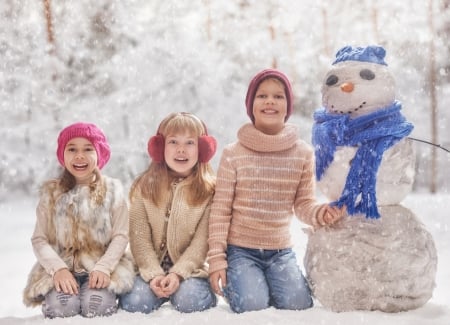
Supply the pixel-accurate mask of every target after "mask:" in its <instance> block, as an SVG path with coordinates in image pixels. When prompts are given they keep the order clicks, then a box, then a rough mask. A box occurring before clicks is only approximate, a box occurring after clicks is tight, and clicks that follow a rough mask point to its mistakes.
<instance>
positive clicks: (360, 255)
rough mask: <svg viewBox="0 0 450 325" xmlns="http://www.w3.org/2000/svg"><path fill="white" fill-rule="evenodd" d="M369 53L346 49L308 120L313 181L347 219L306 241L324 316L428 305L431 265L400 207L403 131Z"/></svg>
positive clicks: (427, 239) (429, 244)
mask: <svg viewBox="0 0 450 325" xmlns="http://www.w3.org/2000/svg"><path fill="white" fill-rule="evenodd" d="M385 54H386V53H385V50H384V48H382V47H379V46H368V47H350V46H346V47H344V48H342V49H341V50H339V51H338V52H337V54H336V60H335V61H334V62H333V64H332V67H331V68H330V69H329V71H328V73H327V74H326V76H325V79H324V83H323V85H322V103H323V107H321V108H319V109H318V110H316V112H315V113H314V121H315V122H314V126H313V138H312V142H313V145H314V149H315V155H316V178H317V181H318V182H317V185H318V187H319V189H320V190H321V192H322V193H323V194H324V195H325V197H326V198H327V199H329V200H330V201H331V202H332V204H333V205H337V206H340V207H342V206H345V207H346V208H347V216H345V217H344V218H343V219H342V220H341V221H339V222H338V223H337V224H335V225H334V226H332V227H325V228H321V229H318V230H315V231H311V232H309V234H308V244H307V248H306V253H305V257H304V264H305V269H306V273H307V276H308V281H309V282H310V285H311V289H312V292H313V295H314V297H315V298H316V299H317V300H318V301H319V302H320V303H321V304H322V305H323V306H324V307H325V308H328V309H331V310H333V311H338V312H341V311H351V310H381V311H384V312H399V311H405V310H410V309H414V308H418V307H420V306H422V305H424V304H425V303H426V302H427V301H428V300H429V299H430V298H431V296H432V293H433V289H434V287H435V274H436V267H437V255H436V249H435V245H434V241H433V238H432V236H431V235H430V233H429V232H428V231H427V229H426V228H425V226H424V225H423V224H422V223H421V222H420V220H419V219H418V217H417V216H416V215H415V214H414V213H413V212H412V211H411V210H409V209H408V208H406V207H404V206H403V205H401V201H402V200H403V199H404V198H405V197H406V196H407V195H408V193H410V191H411V189H412V185H413V181H414V171H415V169H414V164H415V158H414V157H415V154H414V149H413V146H412V143H411V140H410V139H408V137H407V136H408V134H410V132H411V131H412V129H413V125H412V124H411V123H409V122H408V121H407V120H406V119H405V117H404V116H403V115H402V114H401V103H400V102H399V101H397V100H396V99H395V90H396V89H395V81H394V78H393V77H392V75H391V74H390V72H389V69H388V68H387V64H386V63H385V61H384V57H385Z"/></svg>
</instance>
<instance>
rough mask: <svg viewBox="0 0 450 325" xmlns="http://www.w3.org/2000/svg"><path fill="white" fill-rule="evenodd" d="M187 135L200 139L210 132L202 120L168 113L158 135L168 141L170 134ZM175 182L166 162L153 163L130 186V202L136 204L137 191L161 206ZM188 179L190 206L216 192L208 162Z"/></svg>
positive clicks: (197, 167) (198, 167)
mask: <svg viewBox="0 0 450 325" xmlns="http://www.w3.org/2000/svg"><path fill="white" fill-rule="evenodd" d="M185 132H188V133H190V134H191V135H193V136H197V137H200V136H202V135H205V134H206V133H207V131H206V129H205V126H204V124H203V123H202V122H201V120H200V119H199V118H198V117H196V116H195V115H193V114H189V113H171V114H169V115H168V116H167V117H166V118H165V119H164V120H162V122H161V124H160V126H159V128H158V132H157V133H158V134H159V135H161V136H163V137H164V138H165V137H166V136H167V135H171V134H177V133H185ZM173 179H174V176H173V175H172V173H171V172H170V169H169V167H168V166H167V164H166V162H165V161H164V160H163V161H161V162H155V161H152V162H151V163H150V165H149V167H148V168H147V170H146V171H144V172H143V173H142V174H141V175H139V176H138V177H137V178H136V180H135V181H134V182H133V184H132V185H131V190H130V201H133V198H134V195H135V193H136V191H138V192H139V193H140V194H141V195H142V197H144V198H146V199H149V200H151V201H152V202H153V203H154V204H155V205H157V206H160V204H162V199H163V196H164V195H163V194H164V193H165V192H166V191H168V190H169V188H170V184H171V183H172V181H173ZM189 179H190V182H189V187H190V190H189V191H187V193H188V194H187V198H186V200H187V202H188V203H189V204H190V205H199V204H201V203H203V202H204V201H205V200H206V199H209V198H210V197H211V195H212V194H213V193H214V187H215V183H216V179H215V175H214V172H213V170H212V167H211V165H210V164H209V162H207V163H202V162H200V161H198V162H197V164H196V165H195V166H194V168H193V171H192V174H191V175H190V176H189Z"/></svg>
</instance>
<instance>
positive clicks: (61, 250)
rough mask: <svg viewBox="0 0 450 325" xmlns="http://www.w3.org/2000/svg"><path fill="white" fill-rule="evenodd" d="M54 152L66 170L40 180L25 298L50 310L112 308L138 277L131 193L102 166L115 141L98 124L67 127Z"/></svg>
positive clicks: (91, 312) (57, 313) (100, 311)
mask: <svg viewBox="0 0 450 325" xmlns="http://www.w3.org/2000/svg"><path fill="white" fill-rule="evenodd" d="M56 155H57V157H58V161H59V162H60V164H61V165H62V166H63V167H64V171H63V173H62V175H61V177H59V178H58V179H52V180H49V181H47V182H45V183H44V184H43V186H42V188H41V194H40V200H39V204H38V206H37V209H36V214H37V220H36V225H35V229H34V233H33V235H32V238H31V242H32V245H33V250H34V253H35V255H36V258H37V263H36V264H35V265H34V267H33V269H32V270H31V273H30V275H29V277H28V283H27V286H26V288H25V290H24V293H23V299H24V303H25V305H26V306H37V305H42V311H43V314H44V316H45V317H48V318H54V317H69V316H74V315H78V314H81V315H82V316H85V317H94V316H107V315H110V314H112V313H114V312H115V311H116V310H117V295H118V294H121V293H124V292H126V291H129V290H130V289H131V287H132V285H133V281H134V269H133V263H132V259H131V258H130V257H129V256H128V255H127V254H126V253H125V250H126V247H127V245H128V208H127V203H126V197H125V195H124V192H123V189H122V185H121V183H120V181H119V180H117V179H113V178H110V177H107V176H104V175H101V173H100V169H101V168H102V167H103V166H104V165H105V164H106V163H107V162H108V160H109V157H110V148H109V145H108V142H107V140H106V137H105V135H104V134H103V132H102V131H101V130H100V129H99V128H98V127H97V126H96V125H94V124H90V123H75V124H72V125H70V126H68V127H66V128H64V129H63V130H62V131H61V132H60V134H59V137H58V148H57V151H56Z"/></svg>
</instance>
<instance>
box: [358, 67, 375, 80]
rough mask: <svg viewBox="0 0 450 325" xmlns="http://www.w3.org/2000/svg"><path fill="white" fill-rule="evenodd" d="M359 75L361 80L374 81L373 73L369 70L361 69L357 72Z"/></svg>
mask: <svg viewBox="0 0 450 325" xmlns="http://www.w3.org/2000/svg"><path fill="white" fill-rule="evenodd" d="M359 75H360V76H361V78H363V79H365V80H372V79H375V73H373V72H372V71H371V70H369V69H362V70H361V71H360V72H359Z"/></svg>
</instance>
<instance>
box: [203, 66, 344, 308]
mask: <svg viewBox="0 0 450 325" xmlns="http://www.w3.org/2000/svg"><path fill="white" fill-rule="evenodd" d="M245 103H246V107H247V114H248V116H249V117H250V120H251V122H252V123H247V124H245V125H243V126H242V127H241V128H240V129H239V131H238V135H237V136H238V141H236V142H235V143H232V144H230V145H228V146H226V147H225V149H224V151H223V154H222V158H221V160H220V164H219V169H218V172H217V183H216V191H215V195H214V199H213V203H212V206H211V216H210V219H209V240H208V243H209V252H208V262H209V273H210V275H209V279H210V282H211V287H212V288H213V290H214V291H215V292H216V293H217V294H219V295H222V296H224V297H225V298H226V299H227V301H228V302H229V304H230V307H231V309H232V310H233V311H234V312H237V313H242V312H247V311H254V310H260V309H264V308H268V307H270V306H273V307H275V308H279V309H292V310H300V309H305V308H309V307H311V306H312V304H313V301H312V298H311V292H310V289H309V286H308V284H307V282H306V280H305V278H304V276H303V274H302V272H301V270H300V269H299V266H298V264H297V260H296V256H295V253H294V252H293V251H292V248H291V247H292V244H291V241H290V221H291V219H292V217H293V216H294V215H295V216H297V217H298V218H299V219H300V220H301V221H302V222H304V223H306V224H309V225H311V226H313V227H321V226H324V225H327V224H332V223H334V222H336V221H337V220H339V219H340V218H341V217H342V215H343V212H342V211H341V210H340V209H338V208H336V207H330V206H329V205H327V204H319V203H318V202H317V201H316V199H315V196H314V195H315V179H314V152H313V150H312V147H311V146H310V145H308V144H307V143H306V142H304V141H302V140H300V139H299V138H298V134H297V133H298V130H297V128H296V126H295V125H293V124H289V123H286V121H287V120H288V119H289V116H290V115H291V114H292V110H293V96H292V89H291V85H290V82H289V79H288V78H287V77H286V75H285V74H284V73H282V72H281V71H278V70H275V69H266V70H263V71H261V72H259V73H258V74H256V76H255V77H254V78H253V79H252V81H251V82H250V85H249V87H248V92H247V97H246V100H245Z"/></svg>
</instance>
